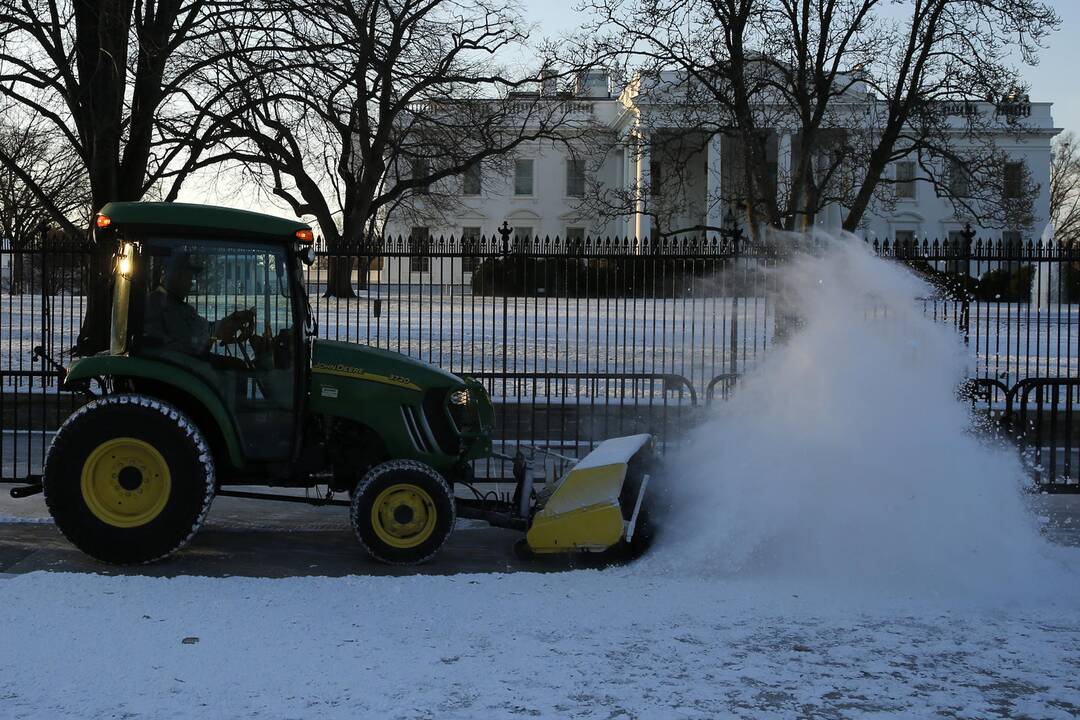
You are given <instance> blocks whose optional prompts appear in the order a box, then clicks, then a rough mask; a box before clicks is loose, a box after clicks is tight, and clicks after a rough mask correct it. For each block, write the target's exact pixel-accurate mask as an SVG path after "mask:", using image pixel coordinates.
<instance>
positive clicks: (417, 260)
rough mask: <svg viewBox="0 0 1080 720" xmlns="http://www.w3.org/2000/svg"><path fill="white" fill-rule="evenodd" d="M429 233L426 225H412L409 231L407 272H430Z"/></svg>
mask: <svg viewBox="0 0 1080 720" xmlns="http://www.w3.org/2000/svg"><path fill="white" fill-rule="evenodd" d="M430 249H431V233H430V232H428V229H427V228H426V227H414V228H413V229H412V231H411V232H410V233H409V272H430V271H431V257H429V256H428V251H429V250H430Z"/></svg>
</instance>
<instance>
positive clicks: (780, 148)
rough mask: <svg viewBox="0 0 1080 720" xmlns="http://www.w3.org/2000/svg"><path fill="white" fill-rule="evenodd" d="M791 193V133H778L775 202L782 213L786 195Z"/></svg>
mask: <svg viewBox="0 0 1080 720" xmlns="http://www.w3.org/2000/svg"><path fill="white" fill-rule="evenodd" d="M790 192H791V133H789V132H782V133H780V139H779V142H778V143H777V148H776V201H777V203H779V204H780V211H781V212H783V208H784V205H785V203H786V198H787V196H788V193H790Z"/></svg>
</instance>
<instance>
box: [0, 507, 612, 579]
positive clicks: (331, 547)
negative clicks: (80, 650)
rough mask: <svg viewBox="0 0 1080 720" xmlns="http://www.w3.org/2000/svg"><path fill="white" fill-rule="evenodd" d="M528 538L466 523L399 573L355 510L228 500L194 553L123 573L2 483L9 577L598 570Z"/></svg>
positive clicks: (2, 548)
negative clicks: (379, 554)
mask: <svg viewBox="0 0 1080 720" xmlns="http://www.w3.org/2000/svg"><path fill="white" fill-rule="evenodd" d="M252 489H253V490H254V489H258V488H252ZM520 538H521V534H520V533H517V532H514V531H511V530H503V529H499V528H492V527H489V526H487V525H486V524H484V523H481V522H479V521H472V520H459V521H458V525H457V528H456V529H455V531H454V533H453V534H452V535H451V536H450V539H449V540H448V541H447V545H446V546H445V547H444V548H443V549H442V551H441V552H440V553H439V554H438V555H437V556H436V557H435V558H434V559H433V560H432V561H430V562H428V563H426V564H424V565H421V566H417V567H405V568H402V567H392V566H387V565H382V564H380V563H377V562H375V561H374V560H371V559H370V558H369V557H368V556H367V554H366V553H365V552H364V550H363V548H362V547H360V544H359V543H358V542H357V541H356V537H355V536H354V535H353V533H352V529H351V528H350V527H349V518H348V509H347V508H344V507H312V506H308V505H301V504H295V503H283V502H267V501H260V500H245V499H240V498H226V497H220V498H216V499H215V500H214V505H213V507H212V508H211V511H210V516H209V518H208V519H207V523H206V525H205V526H204V527H203V529H202V530H201V531H200V532H199V534H198V535H197V536H196V537H195V540H194V541H193V542H192V544H191V545H189V546H188V547H187V548H186V549H185V550H183V551H182V552H180V553H177V554H176V555H174V556H173V557H171V558H168V559H166V560H163V561H161V562H157V563H154V564H151V565H140V566H135V567H128V568H123V567H121V568H118V567H113V566H110V565H105V564H102V563H99V562H97V561H95V560H93V559H91V558H88V557H86V556H85V555H83V554H82V553H81V552H79V551H78V550H76V549H75V548H74V547H73V546H72V545H71V544H70V543H68V541H67V540H66V539H65V538H64V537H63V536H62V535H61V534H60V533H59V532H58V531H57V529H56V527H55V526H54V525H53V524H52V521H51V520H50V519H49V515H48V511H47V509H46V508H45V503H44V500H43V499H42V497H41V496H40V495H36V496H33V497H30V498H24V499H21V500H14V499H12V498H11V497H10V496H9V495H8V488H7V487H6V486H0V576H2V575H3V574H17V573H26V572H32V571H34V570H55V571H67V572H92V573H102V574H109V575H148V576H159V577H172V576H176V575H207V576H213V577H225V576H233V575H235V576H251V577H294V576H304V575H322V576H335V577H336V576H343V575H413V574H423V575H449V574H454V573H462V572H469V573H473V572H484V573H487V572H516V571H523V570H524V571H533V572H537V571H540V572H544V571H552V570H565V569H567V568H568V567H572V566H577V567H581V566H588V565H595V562H594V563H589V562H587V558H586V559H582V558H578V559H576V560H573V561H572V562H571V560H570V559H568V558H565V557H560V558H554V559H548V560H542V561H537V560H533V561H522V560H519V559H518V558H517V557H516V556H515V555H514V550H513V549H514V543H515V542H516V541H517V540H518V539H520Z"/></svg>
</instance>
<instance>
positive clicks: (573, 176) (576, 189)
mask: <svg viewBox="0 0 1080 720" xmlns="http://www.w3.org/2000/svg"><path fill="white" fill-rule="evenodd" d="M566 197H572V198H580V197H585V161H584V160H581V159H579V158H572V157H571V158H567V159H566Z"/></svg>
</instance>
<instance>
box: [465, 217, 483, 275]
mask: <svg viewBox="0 0 1080 720" xmlns="http://www.w3.org/2000/svg"><path fill="white" fill-rule="evenodd" d="M480 232H481V231H480V228H478V227H464V228H462V229H461V253H462V257H461V272H467V273H471V272H476V268H478V267H480V261H481V260H482V259H483V258H481V257H480Z"/></svg>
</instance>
